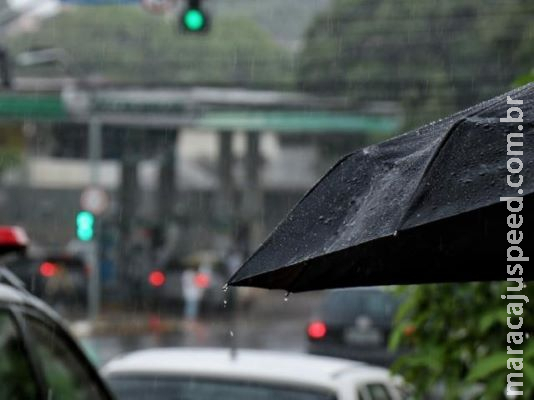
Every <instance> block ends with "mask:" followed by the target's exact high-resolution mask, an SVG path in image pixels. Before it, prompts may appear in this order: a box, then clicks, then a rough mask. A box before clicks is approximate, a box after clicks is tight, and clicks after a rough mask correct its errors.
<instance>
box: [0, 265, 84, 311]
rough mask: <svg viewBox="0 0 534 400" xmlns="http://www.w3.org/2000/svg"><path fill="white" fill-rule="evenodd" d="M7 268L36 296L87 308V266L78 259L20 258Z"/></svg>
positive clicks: (78, 307) (49, 301)
mask: <svg viewBox="0 0 534 400" xmlns="http://www.w3.org/2000/svg"><path fill="white" fill-rule="evenodd" d="M5 264H6V267H8V268H9V269H10V270H11V272H13V273H14V274H15V275H17V277H19V279H20V280H21V281H22V282H24V285H25V287H26V289H28V290H29V291H30V292H31V293H32V294H34V295H35V296H37V297H39V298H41V299H43V300H44V301H46V302H47V303H49V304H52V305H54V306H61V305H68V306H69V308H70V309H73V308H77V309H80V310H82V309H84V308H85V305H86V303H87V281H88V277H87V273H88V270H87V266H86V264H85V262H84V260H83V259H82V258H80V257H77V256H70V255H50V256H47V257H43V258H27V257H19V258H16V259H13V260H10V261H7V262H6V263H5Z"/></svg>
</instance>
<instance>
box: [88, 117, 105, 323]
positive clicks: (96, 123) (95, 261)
mask: <svg viewBox="0 0 534 400" xmlns="http://www.w3.org/2000/svg"><path fill="white" fill-rule="evenodd" d="M88 153H89V170H90V184H91V186H97V185H98V184H99V183H100V160H101V158H102V123H101V121H100V120H99V119H97V118H95V117H92V118H91V119H90V120H89V137H88ZM99 234H100V224H99V221H96V226H95V234H94V237H93V240H92V241H91V243H90V244H89V250H88V258H89V265H90V267H91V268H90V273H89V285H88V291H87V304H88V314H89V319H90V320H92V321H95V320H96V318H97V316H98V313H99V311H100V260H99V256H98V252H99V249H98V244H99V236H100V235H99Z"/></svg>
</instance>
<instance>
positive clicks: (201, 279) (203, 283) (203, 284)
mask: <svg viewBox="0 0 534 400" xmlns="http://www.w3.org/2000/svg"><path fill="white" fill-rule="evenodd" d="M209 285H210V277H209V276H208V275H207V274H203V273H202V272H199V273H198V274H196V275H195V286H196V287H198V288H201V289H206V288H207V287H209Z"/></svg>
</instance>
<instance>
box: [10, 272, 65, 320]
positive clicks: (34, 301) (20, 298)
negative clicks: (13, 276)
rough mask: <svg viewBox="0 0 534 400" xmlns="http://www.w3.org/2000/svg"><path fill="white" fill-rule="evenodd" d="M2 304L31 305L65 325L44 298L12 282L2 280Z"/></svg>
mask: <svg viewBox="0 0 534 400" xmlns="http://www.w3.org/2000/svg"><path fill="white" fill-rule="evenodd" d="M2 304H7V305H10V304H16V305H20V306H26V307H30V308H32V309H33V310H35V311H38V312H40V313H41V314H44V315H45V316H46V317H48V318H50V319H51V320H53V321H54V322H56V323H57V324H59V325H61V326H62V327H65V326H64V324H63V322H62V320H61V317H60V316H59V315H58V314H57V313H56V312H55V311H54V310H53V309H52V308H50V307H49V306H48V305H46V303H44V302H43V301H42V300H40V299H38V298H37V297H35V296H34V295H32V294H30V293H29V292H27V291H25V290H23V289H19V288H17V287H16V286H14V285H12V284H9V283H3V282H1V281H0V305H2Z"/></svg>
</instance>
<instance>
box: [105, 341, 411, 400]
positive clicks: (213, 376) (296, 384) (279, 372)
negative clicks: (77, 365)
mask: <svg viewBox="0 0 534 400" xmlns="http://www.w3.org/2000/svg"><path fill="white" fill-rule="evenodd" d="M101 372H102V374H103V375H104V377H105V378H106V379H107V380H108V383H109V384H110V386H111V388H112V390H113V391H114V392H115V395H116V396H117V399H118V400H148V399H160V400H178V399H180V400H211V399H217V400H264V399H265V400H401V399H402V398H403V397H402V396H401V392H400V391H399V389H397V387H396V385H395V382H396V381H395V379H393V378H392V377H391V376H390V374H389V371H388V370H386V369H384V368H379V367H372V366H369V365H367V364H363V363H358V362H353V361H348V360H342V359H336V358H329V357H320V356H311V355H306V354H290V353H282V352H273V351H257V350H237V351H235V352H234V353H232V352H231V351H230V350H228V349H191V348H190V349H185V348H180V349H178V348H167V349H152V350H143V351H137V352H133V353H130V354H128V355H125V356H121V357H118V358H116V359H114V360H112V361H110V362H109V363H108V364H107V365H105V366H104V367H103V369H102V371H101Z"/></svg>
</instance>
